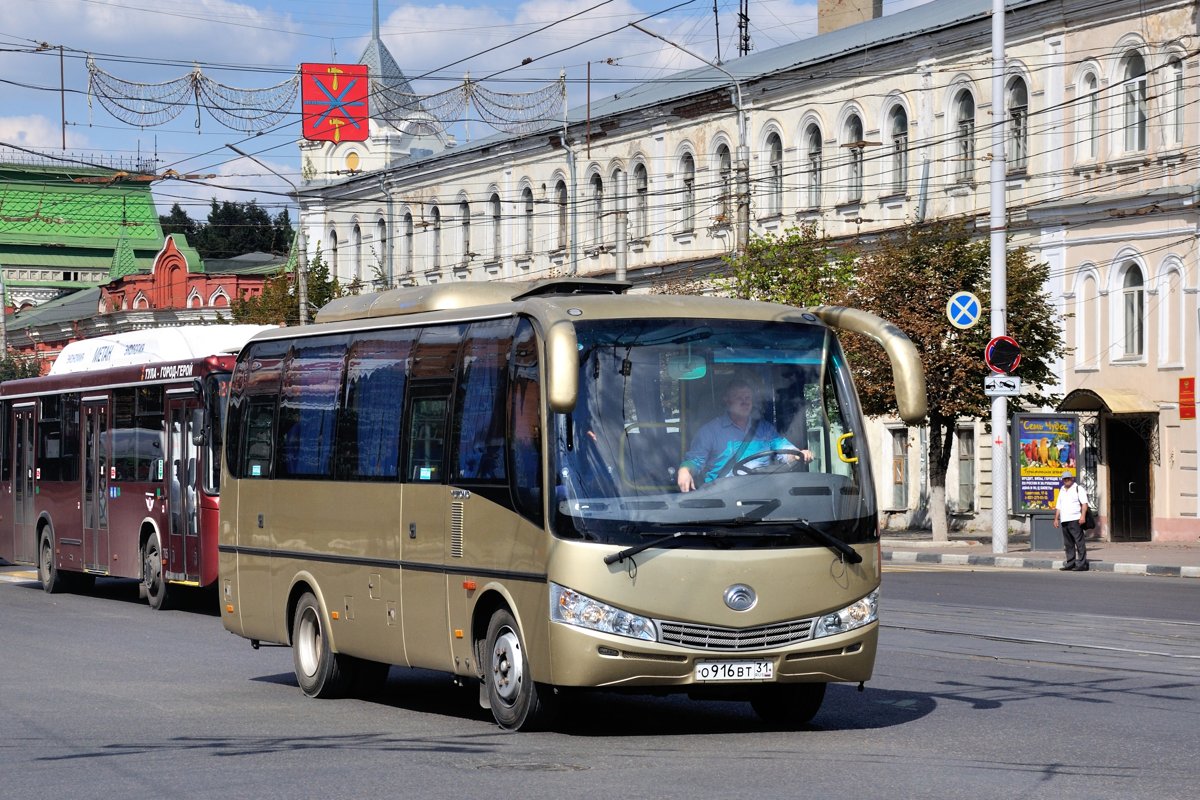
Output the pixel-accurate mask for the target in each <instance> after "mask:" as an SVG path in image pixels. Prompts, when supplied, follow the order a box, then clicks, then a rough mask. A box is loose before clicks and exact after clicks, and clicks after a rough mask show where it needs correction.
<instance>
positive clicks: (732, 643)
mask: <svg viewBox="0 0 1200 800" xmlns="http://www.w3.org/2000/svg"><path fill="white" fill-rule="evenodd" d="M657 622H658V631H659V638H658V640H659V641H660V642H662V643H663V644H675V645H679V646H680V647H690V648H694V649H697V650H765V649H767V648H771V647H785V646H787V645H790V644H795V643H797V642H804V641H808V639H809V638H811V637H812V628H813V620H812V619H796V620H791V621H789V622H776V623H775V624H773V625H761V626H759V627H757V628H717V627H713V626H711V625H694V624H692V623H688V622H673V621H668V620H658V621H657Z"/></svg>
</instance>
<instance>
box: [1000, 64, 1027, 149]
mask: <svg viewBox="0 0 1200 800" xmlns="http://www.w3.org/2000/svg"><path fill="white" fill-rule="evenodd" d="M1005 101H1006V103H1007V105H1008V109H1007V110H1008V153H1006V154H1005V155H1006V160H1007V161H1008V169H1009V171H1017V172H1021V171H1024V170H1025V169H1026V168H1028V166H1029V87H1027V86H1026V85H1025V79H1024V78H1021V77H1016V78H1013V79H1012V80H1011V81H1009V82H1008V91H1007V92H1006V97H1005Z"/></svg>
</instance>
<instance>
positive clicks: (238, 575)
mask: <svg viewBox="0 0 1200 800" xmlns="http://www.w3.org/2000/svg"><path fill="white" fill-rule="evenodd" d="M273 487H274V483H273V482H272V481H269V480H266V479H263V478H243V479H241V480H232V479H230V478H229V473H228V472H226V473H225V479H224V481H223V482H222V497H221V500H222V504H223V507H222V509H221V544H223V545H229V546H232V547H236V548H238V552H237V554H236V555H235V554H231V553H223V554H222V563H221V578H220V580H221V585H222V587H223V588H222V592H223V593H222V595H221V602H222V603H232V605H233V606H234V614H233V615H231V614H229V613H228V611H227V612H226V613H225V615H224V620H225V627H226V628H228V629H229V630H231V631H233V632H234V633H237V634H240V635H242V636H245V637H246V638H248V639H259V640H261V641H264V642H287V641H289V634H288V632H287V623H286V622H285V621H283V612H284V610H285V609H284V608H283V606H284V604H285V603H286V602H287V597H286V595H285V596H283V597H280V596H279V595H278V594H277V593H276V592H275V591H273V589H274V587H273V586H272V581H271V570H272V567H273V565H274V562H276V561H278V560H279V559H278V558H275V557H273V556H272V554H271V536H270V533H269V532H268V528H267V522H268V520H273V516H272V513H271V511H272V497H273ZM227 582H228V583H229V592H230V594H229V595H226V594H224V591H225V589H224V586H225V584H226V583H227Z"/></svg>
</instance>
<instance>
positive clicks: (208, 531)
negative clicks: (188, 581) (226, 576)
mask: <svg viewBox="0 0 1200 800" xmlns="http://www.w3.org/2000/svg"><path fill="white" fill-rule="evenodd" d="M196 515H197V517H198V519H197V520H196V524H197V525H199V527H200V585H201V586H209V585H211V584H212V582H213V581H215V580H216V579H217V531H218V530H219V529H220V525H221V520H220V515H221V510H220V507H219V498H217V497H213V496H211V495H207V494H204V493H203V492H201V493H200V502H199V507H198V508H197V509H196Z"/></svg>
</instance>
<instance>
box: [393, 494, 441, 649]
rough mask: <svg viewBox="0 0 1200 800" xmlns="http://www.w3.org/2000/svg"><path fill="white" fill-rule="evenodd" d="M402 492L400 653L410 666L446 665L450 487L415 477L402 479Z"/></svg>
mask: <svg viewBox="0 0 1200 800" xmlns="http://www.w3.org/2000/svg"><path fill="white" fill-rule="evenodd" d="M403 492H404V506H403V509H402V512H403V513H402V515H401V517H400V521H401V524H400V531H401V538H400V557H401V559H403V562H404V579H403V586H402V593H403V602H402V604H401V610H402V613H403V619H404V652H405V654H406V655H407V656H408V662H409V663H410V664H411V665H412V666H414V667H426V668H428V669H440V670H450V669H452V667H453V659H452V656H451V652H450V639H451V635H452V634H451V631H450V621H449V611H448V609H447V598H446V580H447V578H446V573H445V563H446V540H447V539H448V538H449V532H448V525H447V522H448V521H449V520H448V514H449V511H450V487H449V486H445V485H442V484H422V483H416V482H414V483H406V484H404V486H403Z"/></svg>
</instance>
